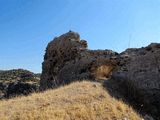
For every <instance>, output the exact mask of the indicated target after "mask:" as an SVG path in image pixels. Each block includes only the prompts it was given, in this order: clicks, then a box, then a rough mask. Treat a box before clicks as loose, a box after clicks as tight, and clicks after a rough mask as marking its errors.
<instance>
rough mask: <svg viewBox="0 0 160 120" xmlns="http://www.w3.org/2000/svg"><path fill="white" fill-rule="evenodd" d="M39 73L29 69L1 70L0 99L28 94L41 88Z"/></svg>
mask: <svg viewBox="0 0 160 120" xmlns="http://www.w3.org/2000/svg"><path fill="white" fill-rule="evenodd" d="M39 76H40V75H39V74H34V73H32V72H30V71H28V70H23V69H13V70H6V71H3V70H1V71H0V99H1V98H6V97H7V98H8V97H11V96H17V95H23V94H25V95H27V94H29V93H30V92H32V91H35V90H37V89H38V88H39V80H40V77H39Z"/></svg>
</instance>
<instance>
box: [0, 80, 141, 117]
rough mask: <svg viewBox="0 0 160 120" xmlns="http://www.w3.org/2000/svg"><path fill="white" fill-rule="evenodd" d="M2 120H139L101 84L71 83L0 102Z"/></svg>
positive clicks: (136, 115) (129, 108) (133, 112)
mask: <svg viewBox="0 0 160 120" xmlns="http://www.w3.org/2000/svg"><path fill="white" fill-rule="evenodd" d="M0 108H1V109H0V119H3V120H11V119H12V120H141V119H142V118H141V117H140V116H139V115H138V114H137V113H136V112H135V111H134V110H133V109H132V108H131V107H130V106H128V105H126V104H125V103H123V102H122V101H120V100H117V99H115V98H113V97H111V96H110V95H109V93H108V91H107V90H105V89H104V88H103V86H102V84H101V83H98V82H86V81H82V82H75V83H72V84H71V85H68V86H64V87H60V88H58V89H55V90H48V91H45V92H43V93H34V94H32V95H30V96H27V97H18V98H13V99H10V100H7V101H5V100H4V101H0Z"/></svg>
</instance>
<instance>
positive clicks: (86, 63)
mask: <svg viewBox="0 0 160 120" xmlns="http://www.w3.org/2000/svg"><path fill="white" fill-rule="evenodd" d="M116 54H117V53H116V52H113V51H111V50H104V51H103V50H89V49H87V42H86V41H85V40H80V36H79V34H78V33H75V32H72V31H70V32H68V33H66V34H64V35H61V36H60V37H56V38H55V39H54V40H53V41H51V42H50V43H49V44H48V46H47V49H46V53H45V56H44V62H43V64H42V66H43V67H42V70H43V71H42V76H41V81H40V87H41V89H47V88H54V87H57V86H60V85H63V84H67V83H70V82H72V81H74V80H83V79H96V78H97V77H98V78H106V77H108V76H109V75H110V74H111V71H112V70H113V69H114V68H115V66H116V62H115V60H112V59H111V58H112V57H113V58H114V56H115V55H116Z"/></svg>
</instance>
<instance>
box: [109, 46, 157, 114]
mask: <svg viewBox="0 0 160 120" xmlns="http://www.w3.org/2000/svg"><path fill="white" fill-rule="evenodd" d="M118 60H119V64H118V66H119V67H118V69H117V70H116V71H115V72H113V75H112V76H113V77H114V78H116V79H119V78H122V79H123V80H124V79H127V81H129V82H130V83H131V82H132V84H133V85H134V86H135V87H136V88H137V89H138V91H139V92H140V93H141V94H142V95H143V96H139V99H141V100H142V101H141V102H142V103H144V104H146V105H147V104H149V107H150V110H151V111H150V112H153V113H157V115H158V113H160V109H159V108H160V44H157V43H152V44H150V45H149V46H147V47H145V48H139V49H127V50H126V51H124V52H122V53H121V54H120V55H119V57H118ZM142 97H143V98H142ZM151 105H152V108H151ZM144 107H145V105H144Z"/></svg>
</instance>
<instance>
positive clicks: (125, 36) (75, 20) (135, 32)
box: [0, 0, 160, 72]
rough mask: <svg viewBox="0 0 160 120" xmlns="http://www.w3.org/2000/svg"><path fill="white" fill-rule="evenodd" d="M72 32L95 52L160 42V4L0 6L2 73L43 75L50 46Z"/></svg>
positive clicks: (16, 2)
mask: <svg viewBox="0 0 160 120" xmlns="http://www.w3.org/2000/svg"><path fill="white" fill-rule="evenodd" d="M69 30H73V31H76V32H79V33H80V35H81V38H82V39H85V40H87V41H88V44H89V48H90V49H112V50H115V51H118V52H121V51H123V50H125V49H126V48H127V47H142V46H146V45H148V44H149V43H151V42H160V0H0V69H12V68H24V69H29V70H31V71H33V72H41V63H42V61H43V55H44V51H45V48H46V46H47V43H48V42H49V41H50V40H52V38H54V37H55V36H59V35H61V34H63V33H66V32H68V31H69Z"/></svg>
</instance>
